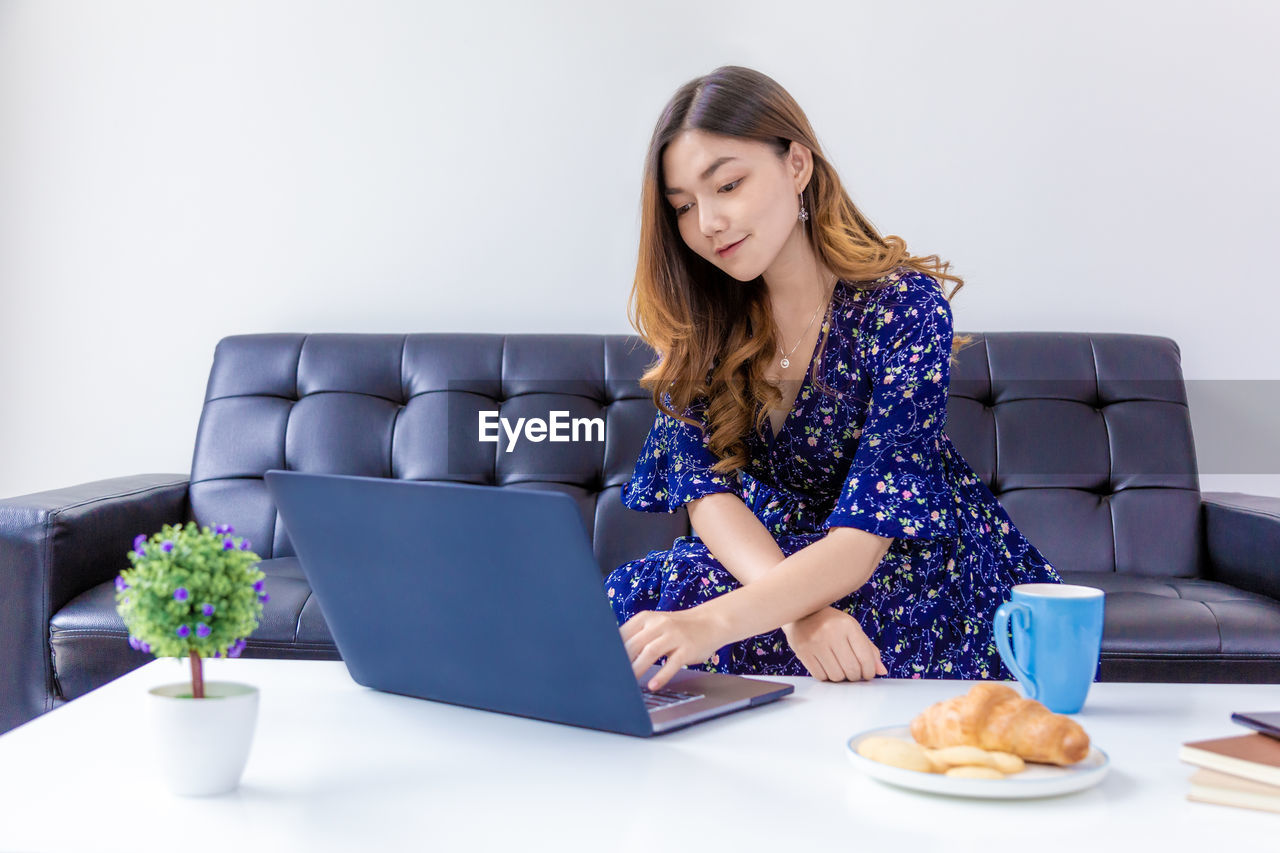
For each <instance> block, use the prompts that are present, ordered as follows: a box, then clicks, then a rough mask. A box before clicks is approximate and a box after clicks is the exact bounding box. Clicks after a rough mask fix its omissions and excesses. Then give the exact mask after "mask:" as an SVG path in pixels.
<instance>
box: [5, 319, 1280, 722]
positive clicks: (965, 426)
mask: <svg viewBox="0 0 1280 853" xmlns="http://www.w3.org/2000/svg"><path fill="white" fill-rule="evenodd" d="M977 338H978V340H977V342H976V343H975V344H974V345H973V346H970V347H968V348H967V349H965V350H963V351H962V352H961V353H960V354H959V363H958V364H957V365H956V367H955V368H954V369H953V371H952V384H951V395H950V399H949V403H948V425H947V431H948V434H949V435H950V436H951V439H952V441H953V442H954V443H955V445H956V446H957V447H958V448H959V449H960V451H961V453H963V454H964V456H965V458H966V459H967V460H968V461H969V463H970V464H971V465H972V466H973V468H974V469H975V470H976V471H977V472H978V473H979V474H980V475H982V476H983V477H984V478H985V480H986V483H987V485H988V486H989V487H990V488H991V490H992V491H993V492H994V493H995V494H996V495H997V496H998V497H999V498H1000V500H1001V502H1002V503H1003V505H1004V506H1005V508H1006V509H1007V510H1008V512H1009V514H1010V516H1011V517H1012V518H1013V520H1014V523H1015V524H1017V525H1018V527H1019V528H1020V529H1021V530H1022V531H1023V532H1024V533H1026V535H1027V536H1028V537H1029V538H1030V539H1031V541H1032V542H1034V543H1035V544H1036V545H1037V546H1038V547H1039V548H1040V550H1041V551H1042V552H1043V553H1044V555H1045V556H1046V557H1047V558H1048V559H1049V560H1050V562H1052V563H1053V564H1054V565H1055V566H1056V567H1057V568H1058V569H1059V571H1060V572H1061V573H1062V574H1063V576H1064V578H1065V579H1066V580H1067V581H1068V582H1079V583H1085V584H1089V585H1093V586H1098V587H1101V588H1102V589H1104V590H1106V592H1107V601H1106V627H1105V632H1104V639H1103V653H1102V656H1103V660H1102V666H1101V678H1102V679H1103V680H1108V681H1116V680H1124V681H1172V682H1194V681H1203V682H1280V498H1270V497H1258V496H1249V495H1245V494H1240V493H1234V492H1230V493H1213V494H1202V493H1201V492H1200V491H1199V480H1198V475H1197V469H1196V459H1195V452H1194V446H1193V444H1192V438H1191V424H1190V419H1189V415H1188V410H1187V400H1186V396H1185V386H1184V384H1183V380H1182V372H1181V367H1180V363H1179V355H1180V353H1179V349H1178V346H1177V344H1176V343H1174V341H1172V340H1170V339H1168V338H1163V337H1154V336H1142V335H1125V334H1082V333H1047V332H1023V333H992V334H986V335H978V336H977ZM652 356H653V354H652V352H651V351H650V350H649V349H648V347H647V346H645V345H644V344H643V343H642V342H641V341H640V340H639V339H638V338H636V337H631V336H624V335H581V334H580V335H533V334H525V335H497V334H444V333H434V334H416V335H375V334H348V335H343V334H319V335H303V334H267V335H239V336H233V337H228V338H226V339H224V340H222V341H221V342H220V343H219V344H218V346H217V349H216V352H215V354H214V359H213V365H212V370H211V373H210V376H209V381H208V386H207V391H206V395H205V403H204V408H203V411H202V414H201V418H200V424H199V429H198V432H197V436H196V442H195V453H194V456H193V460H192V467H191V473H190V476H189V477H188V476H186V475H183V474H140V475H136V476H131V477H121V478H118V479H111V480H102V481H98V482H93V483H85V484H83V485H78V486H73V487H70V488H66V489H57V490H54V491H49V492H43V493H39V494H32V495H25V496H22V497H16V498H10V499H7V500H4V501H0V585H2V589H3V597H2V598H0V673H2V674H3V680H2V681H0V689H2V691H3V692H2V693H0V731H7V730H8V729H11V728H13V727H14V726H16V725H19V724H21V723H23V722H24V721H26V720H28V719H31V718H33V717H35V716H37V715H39V714H41V713H44V712H46V711H49V710H51V709H52V708H54V707H56V706H58V705H59V704H61V703H63V702H65V701H68V700H72V699H75V698H76V697H78V696H80V695H82V694H84V693H86V692H87V691H89V690H92V689H93V688H95V687H98V686H100V685H102V684H104V683H106V682H107V681H109V680H111V679H113V678H115V677H117V676H120V675H122V674H124V673H125V672H128V671H129V670H131V669H133V668H135V667H138V666H141V665H142V664H145V663H147V662H148V661H150V660H152V659H153V658H152V657H151V656H150V655H146V654H143V653H141V652H138V651H135V650H134V649H132V648H130V646H129V644H128V642H127V641H126V634H125V631H124V628H123V624H122V622H121V620H120V618H119V616H118V615H117V614H116V611H115V607H114V597H113V591H114V587H113V584H112V580H113V578H114V577H115V575H116V574H117V573H118V572H119V571H120V570H121V569H122V568H125V567H126V566H127V565H128V563H127V560H126V557H125V554H126V552H127V551H128V550H129V549H130V548H131V547H132V541H133V537H134V536H136V535H137V534H138V533H148V534H149V533H152V532H154V531H156V530H159V528H160V527H161V525H163V524H165V523H167V522H172V523H179V522H184V521H186V520H195V521H197V522H198V523H200V524H210V525H214V524H220V523H227V524H232V525H234V527H235V528H236V532H237V534H240V535H245V536H247V537H248V538H249V539H250V540H251V542H252V545H253V549H254V550H255V551H256V552H257V553H258V554H260V555H261V556H262V557H263V562H262V569H263V571H265V572H266V574H267V581H266V590H267V592H269V593H270V596H271V599H270V602H269V603H268V605H267V608H266V612H265V614H264V618H263V620H262V623H261V625H260V626H259V628H258V630H257V631H256V632H255V633H254V635H253V636H252V637H251V638H250V639H249V642H248V646H247V648H246V650H245V652H244V656H245V657H279V658H307V659H337V658H338V654H337V651H336V649H335V647H334V645H333V643H332V641H331V639H330V636H329V632H328V629H327V627H326V625H325V621H324V616H323V614H322V613H321V612H320V609H319V607H317V605H316V602H315V600H314V599H313V598H312V597H311V595H310V590H309V588H308V586H307V583H306V580H305V578H304V575H303V573H302V571H301V570H300V568H299V565H298V562H297V560H296V558H295V557H294V551H293V548H292V545H291V543H290V541H289V537H288V534H287V532H286V531H285V529H284V528H283V527H282V526H281V524H280V519H279V516H278V514H277V513H276V510H275V508H274V507H273V505H272V503H271V500H270V498H269V495H268V493H267V490H266V488H265V485H264V482H263V480H262V474H263V472H265V471H266V470H268V469H270V468H289V469H294V470H302V471H312V472H330V473H341V474H357V475H365V476H381V477H398V478H404V479H413V480H448V481H458V482H470V483H480V484H490V485H497V486H502V487H505V488H522V487H536V488H554V489H557V490H560V491H563V492H565V493H567V494H569V495H571V496H572V497H573V498H574V499H575V500H576V501H577V503H578V505H579V507H580V508H581V511H582V514H583V519H584V521H585V522H586V528H587V530H588V531H590V533H591V535H592V539H593V544H594V549H595V554H596V556H597V558H598V559H599V563H600V571H601V575H602V578H603V576H604V575H606V574H607V573H608V572H609V571H611V570H612V569H613V568H614V567H616V566H618V565H620V564H622V563H623V562H625V561H627V560H630V559H633V558H635V557H638V556H641V555H643V554H645V553H647V552H648V551H649V550H651V549H655V548H666V547H669V546H670V544H671V542H672V540H673V539H675V537H677V536H680V535H685V534H688V533H689V532H690V528H689V523H688V517H687V513H686V512H685V511H684V510H683V509H682V510H680V511H678V512H676V513H674V514H664V513H639V512H633V511H631V510H628V509H626V508H625V507H623V506H622V503H621V501H620V497H619V492H620V488H621V486H622V484H623V483H625V482H626V481H627V480H628V479H629V478H630V476H631V473H632V467H633V465H634V464H635V461H636V457H637V455H638V453H639V450H640V447H641V445H642V444H643V442H644V439H645V436H646V435H647V433H648V430H649V428H650V426H651V425H652V423H653V418H654V414H655V410H654V407H653V404H652V402H651V401H650V399H649V396H648V394H647V392H645V391H644V390H643V389H642V388H640V386H639V384H638V382H637V378H638V377H639V376H640V375H641V373H642V372H643V370H644V368H645V366H646V365H647V364H648V363H649V362H650V361H651V360H652ZM495 408H498V409H500V410H501V413H502V416H503V417H504V418H507V419H514V418H517V417H542V418H547V417H549V413H550V412H552V411H567V412H569V413H570V416H571V417H601V418H603V419H604V421H605V424H606V434H605V439H604V441H603V442H594V443H585V442H580V443H567V444H553V443H546V442H544V443H531V442H528V441H521V442H520V443H518V444H517V445H516V446H515V448H514V449H513V450H512V451H511V452H505V450H504V449H501V448H500V446H499V445H489V444H481V443H479V442H478V441H477V440H476V432H477V426H476V425H477V417H478V413H479V412H481V411H485V410H492V409H495Z"/></svg>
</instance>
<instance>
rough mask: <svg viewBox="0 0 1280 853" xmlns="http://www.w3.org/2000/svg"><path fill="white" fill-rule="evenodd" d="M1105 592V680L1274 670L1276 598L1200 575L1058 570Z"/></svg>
mask: <svg viewBox="0 0 1280 853" xmlns="http://www.w3.org/2000/svg"><path fill="white" fill-rule="evenodd" d="M1061 574H1062V579H1063V580H1064V581H1065V582H1067V583H1074V584H1081V585H1083V586H1093V587H1097V588H1098V589H1101V590H1103V591H1104V592H1106V594H1107V599H1106V604H1105V611H1104V620H1103V630H1102V672H1101V677H1102V680H1103V681H1170V682H1186V681H1204V682H1228V681H1239V682H1249V681H1254V682H1256V681H1269V680H1275V679H1276V678H1277V677H1280V601H1276V600H1275V599H1272V598H1268V597H1267V596H1264V595H1258V594H1257V593H1252V592H1245V591H1244V590H1240V589H1236V588H1235V587H1233V586H1229V585H1227V584H1224V583H1218V582H1216V581H1210V580H1201V579H1199V578H1175V577H1154V576H1149V575H1148V576H1144V575H1131V574H1122V573H1113V572H1105V573H1104V572H1066V571H1064V572H1062V573H1061Z"/></svg>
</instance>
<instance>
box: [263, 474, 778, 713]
mask: <svg viewBox="0 0 1280 853" xmlns="http://www.w3.org/2000/svg"><path fill="white" fill-rule="evenodd" d="M265 479H266V483H267V489H268V490H269V491H270V493H271V497H272V499H273V500H274V501H275V505H276V508H277V509H278V510H279V512H280V517H281V520H282V521H283V523H284V526H285V528H286V529H287V531H288V534H289V539H290V540H291V541H292V543H293V547H294V551H295V552H296V554H297V557H298V562H299V563H300V564H301V566H302V571H303V573H304V574H305V575H306V577H307V580H308V581H310V583H311V590H312V594H313V595H314V596H315V597H316V600H317V601H318V603H319V605H320V609H321V611H323V613H324V617H325V621H326V622H327V623H328V626H329V631H330V633H331V634H332V635H333V641H334V644H335V645H336V646H337V647H338V652H339V654H341V655H342V659H343V661H344V662H345V663H346V666H347V670H348V672H350V673H351V677H352V679H354V680H355V681H356V683H357V684H361V685H364V686H366V687H371V688H374V689H376V690H382V691H386V692H389V693H398V694H402V695H405V696H415V697H418V698H421V699H431V700H434V701H437V702H448V703H451V704H454V705H464V706H467V707H471V708H480V709H484V710H487V711H496V712H499V713H503V714H514V715H518V716H523V717H532V718H534V719H539V720H548V721H550V722H555V723H565V724H569V725H574V726H582V727H585V728H592V729H599V730H602V731H610V732H619V733H621V734H628V735H636V736H640V737H648V736H650V735H656V734H663V733H665V732H669V731H673V730H675V729H679V728H683V727H685V726H689V725H692V724H693V723H698V722H702V721H703V720H707V719H710V718H712V717H718V716H721V715H723V714H728V713H731V712H733V711H739V710H742V709H744V708H752V707H755V706H757V705H762V704H764V703H767V702H771V701H774V700H776V699H780V698H782V697H783V696H785V695H787V694H789V693H792V692H794V690H795V688H794V686H792V685H790V684H786V683H782V682H775V681H765V680H762V679H756V678H744V677H742V676H738V675H728V674H724V673H713V672H702V671H699V670H690V669H681V670H680V671H679V672H678V673H677V674H676V675H675V676H674V677H673V678H672V679H671V680H670V681H669V682H668V683H667V684H666V685H665V686H664V687H663V688H662V689H661V690H658V691H651V690H649V689H648V688H647V687H646V686H645V685H646V684H647V683H648V681H649V679H650V678H652V677H653V676H654V675H655V674H656V673H657V672H658V669H659V667H658V665H657V664H654V665H653V666H651V667H649V669H648V671H647V672H645V673H644V675H643V676H642V677H641V678H639V679H637V678H636V676H635V674H634V673H633V672H632V665H631V659H630V657H629V656H628V655H627V651H626V647H625V646H624V645H623V642H622V636H621V634H620V633H619V630H618V621H617V617H616V616H615V615H614V612H613V607H612V605H611V604H610V603H609V600H608V597H607V593H606V592H605V588H604V575H602V574H601V572H600V567H599V566H598V564H597V563H596V560H595V556H594V554H593V553H592V550H591V545H590V542H589V541H588V539H587V532H586V528H585V526H584V524H583V520H582V516H581V514H580V513H579V511H578V507H577V504H576V503H575V502H574V500H573V499H572V498H571V497H569V496H568V495H566V494H563V493H561V492H555V491H549V490H546V489H533V488H530V489H521V488H500V487H496V486H477V485H471V484H467V483H432V482H426V481H419V480H397V479H391V478H385V477H363V476H353V475H346V474H309V473H303V472H298V471H283V470H278V469H272V470H269V471H267V472H266V474H265Z"/></svg>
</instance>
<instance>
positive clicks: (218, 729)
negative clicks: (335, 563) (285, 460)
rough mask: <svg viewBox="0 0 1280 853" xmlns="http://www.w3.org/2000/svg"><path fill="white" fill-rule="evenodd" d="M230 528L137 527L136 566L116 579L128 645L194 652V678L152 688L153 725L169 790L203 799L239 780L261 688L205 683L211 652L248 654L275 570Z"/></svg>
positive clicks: (166, 652) (160, 652) (164, 652)
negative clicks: (149, 531) (146, 530)
mask: <svg viewBox="0 0 1280 853" xmlns="http://www.w3.org/2000/svg"><path fill="white" fill-rule="evenodd" d="M233 533H235V530H234V529H233V528H232V527H231V525H229V524H226V525H223V524H220V525H218V526H217V527H216V528H215V529H213V530H210V529H209V528H208V527H199V528H198V527H197V526H196V523H195V522H194V521H189V522H187V524H186V526H185V527H184V526H178V525H172V524H166V525H165V526H164V527H163V528H162V529H161V530H160V532H159V533H156V534H153V535H152V536H151V537H150V538H148V537H147V536H146V534H141V533H140V534H138V536H137V537H136V538H135V539H134V540H133V550H132V551H130V552H129V554H128V557H129V562H130V563H132V568H128V569H125V570H123V571H122V572H120V576H119V577H117V578H116V610H117V611H118V612H119V613H120V616H121V617H122V618H123V619H124V624H125V628H126V629H128V631H129V645H130V646H132V647H133V648H135V649H138V650H139V651H142V652H145V653H148V654H154V655H155V656H156V657H172V658H179V659H180V658H183V657H186V658H189V659H190V661H191V680H190V681H189V682H187V681H182V682H178V683H176V684H165V685H162V686H160V687H154V688H152V689H151V690H150V691H148V695H147V702H148V705H149V709H148V718H149V721H150V723H151V730H150V732H149V734H150V736H151V739H152V741H153V743H154V745H155V755H156V758H157V760H158V763H159V766H160V769H161V772H162V774H163V775H164V777H165V780H166V781H167V783H168V785H169V787H170V789H171V790H172V791H173V792H174V793H177V794H183V795H188V796H204V795H209V794H221V793H225V792H227V791H230V790H233V789H234V788H235V787H236V786H237V785H239V784H240V776H241V774H243V772H244V767H245V764H246V763H247V762H248V759H249V747H250V745H251V744H252V742H253V731H254V727H255V725H256V723H257V716H258V688H257V687H255V686H253V685H251V684H240V683H237V682H232V681H205V680H204V674H203V670H202V665H201V661H202V659H206V658H210V657H215V658H217V657H229V658H234V657H239V656H240V653H241V652H242V651H243V650H244V646H245V638H247V637H248V636H249V635H250V634H252V633H253V632H254V630H255V629H257V627H258V620H259V619H261V617H262V605H263V604H264V603H265V602H266V601H267V600H268V598H269V596H268V595H267V593H265V592H263V589H262V587H263V580H264V578H265V577H266V576H265V575H264V574H263V573H262V571H261V570H260V569H258V568H257V564H258V562H259V561H260V559H261V558H259V557H258V555H257V554H255V553H253V551H251V550H249V541H248V540H247V539H243V538H240V537H233V536H232V534H233Z"/></svg>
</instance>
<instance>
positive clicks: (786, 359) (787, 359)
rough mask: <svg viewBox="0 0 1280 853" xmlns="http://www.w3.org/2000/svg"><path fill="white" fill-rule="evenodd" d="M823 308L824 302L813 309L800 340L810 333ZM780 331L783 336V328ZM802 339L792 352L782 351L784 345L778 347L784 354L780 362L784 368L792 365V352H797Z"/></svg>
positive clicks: (797, 342)
mask: <svg viewBox="0 0 1280 853" xmlns="http://www.w3.org/2000/svg"><path fill="white" fill-rule="evenodd" d="M821 310H822V303H818V307H817V308H815V309H814V311H813V316H812V317H810V318H809V325H807V326H805V327H804V331H803V332H801V333H800V341H803V340H804V336H805V335H807V334H809V330H810V329H811V328H813V321H814V320H816V319H818V312H819V311H821ZM778 331H779V337H781V331H782V330H781V329H779V330H778ZM800 341H796V345H795V346H794V347H792V348H791V352H782V347H781V346H779V347H778V352H779V353H781V354H782V361H781V362H779V364H781V365H782V369H783V370H786V369H787V368H788V367H790V366H791V356H792V354H794V353H795V351H796V347H798V346H800Z"/></svg>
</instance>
